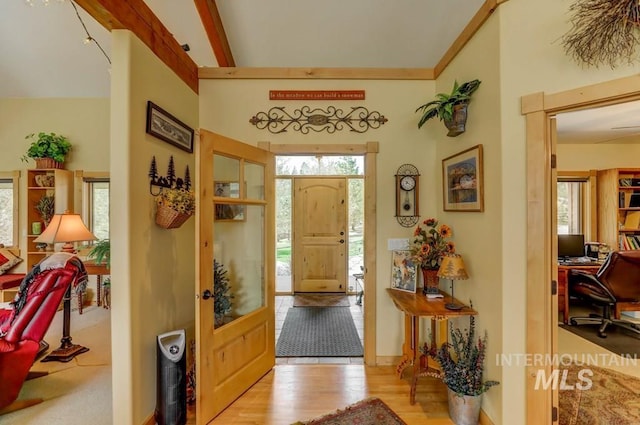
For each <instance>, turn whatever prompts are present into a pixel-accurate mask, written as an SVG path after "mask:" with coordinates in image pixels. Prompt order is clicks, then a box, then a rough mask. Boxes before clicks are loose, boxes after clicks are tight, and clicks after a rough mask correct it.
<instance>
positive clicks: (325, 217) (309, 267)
mask: <svg viewBox="0 0 640 425" xmlns="http://www.w3.org/2000/svg"><path fill="white" fill-rule="evenodd" d="M346 185H347V179H346V178H333V177H331V178H323V177H314V178H296V179H294V190H293V197H294V200H293V205H294V213H293V232H294V233H293V234H294V243H293V247H294V250H293V262H294V270H293V275H294V279H293V280H294V289H295V292H346V291H347V267H346V264H347V257H346V247H347V238H348V232H347V229H346V223H347V220H346V217H347V199H346Z"/></svg>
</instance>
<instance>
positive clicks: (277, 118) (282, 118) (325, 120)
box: [249, 106, 388, 134]
mask: <svg viewBox="0 0 640 425" xmlns="http://www.w3.org/2000/svg"><path fill="white" fill-rule="evenodd" d="M387 121H388V119H387V118H385V116H384V115H382V114H381V113H380V112H377V111H371V112H369V110H368V109H367V108H365V107H363V106H353V107H351V110H350V111H348V112H346V113H345V112H344V111H343V110H342V109H340V108H336V107H335V106H328V107H327V108H326V109H321V108H314V109H311V107H310V106H303V107H301V108H299V109H296V110H294V111H293V114H289V113H288V112H287V111H285V108H284V107H282V106H274V107H273V108H271V109H269V111H268V112H258V113H257V114H255V115H254V116H253V117H251V119H250V120H249V122H250V123H251V124H253V125H255V126H256V127H258V129H260V130H265V129H266V130H269V132H271V133H273V134H278V133H286V132H287V130H289V128H291V129H292V130H294V131H299V132H300V133H302V134H309V132H310V131H311V130H313V131H315V132H317V133H319V132H321V131H325V130H326V131H327V133H329V134H331V133H335V132H336V131H341V130H344V129H349V131H353V132H356V133H364V132H366V131H367V130H369V129H376V128H380V126H381V125H383V124H384V123H386V122H387Z"/></svg>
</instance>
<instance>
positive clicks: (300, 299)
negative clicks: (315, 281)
mask: <svg viewBox="0 0 640 425" xmlns="http://www.w3.org/2000/svg"><path fill="white" fill-rule="evenodd" d="M349 305H350V304H349V298H348V297H347V296H346V295H344V294H327V293H324V294H323V293H320V294H318V293H308V294H296V295H295V296H294V297H293V306H294V307H349Z"/></svg>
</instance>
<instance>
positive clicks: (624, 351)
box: [560, 324, 640, 358]
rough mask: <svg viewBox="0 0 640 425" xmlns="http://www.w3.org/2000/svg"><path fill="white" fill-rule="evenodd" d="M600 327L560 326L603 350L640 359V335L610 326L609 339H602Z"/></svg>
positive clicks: (587, 325)
mask: <svg viewBox="0 0 640 425" xmlns="http://www.w3.org/2000/svg"><path fill="white" fill-rule="evenodd" d="M599 326H600V325H592V324H583V325H575V326H568V325H560V327H561V328H562V329H566V330H568V331H569V332H571V333H574V334H576V335H578V336H580V337H582V338H584V339H586V340H587V341H590V342H593V343H594V344H596V345H599V346H600V347H602V348H605V349H607V350H609V351H611V352H612V353H614V354H618V355H620V356H623V357H629V356H632V357H633V356H635V357H636V358H640V335H639V334H636V333H634V332H631V331H628V330H626V329H624V328H620V327H618V326H612V325H609V326H608V327H607V329H606V331H605V332H606V333H607V337H606V338H600V337H599V336H598V328H599Z"/></svg>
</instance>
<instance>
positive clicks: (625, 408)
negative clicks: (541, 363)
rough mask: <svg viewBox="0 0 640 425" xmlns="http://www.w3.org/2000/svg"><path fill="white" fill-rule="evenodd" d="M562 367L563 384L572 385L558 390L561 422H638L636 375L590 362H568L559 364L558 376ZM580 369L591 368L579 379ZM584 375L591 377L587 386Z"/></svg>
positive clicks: (606, 424) (639, 383) (612, 424)
mask: <svg viewBox="0 0 640 425" xmlns="http://www.w3.org/2000/svg"><path fill="white" fill-rule="evenodd" d="M563 369H565V370H567V371H568V373H567V379H566V380H565V387H567V388H570V386H572V385H573V386H574V388H573V389H567V390H560V391H559V394H560V395H559V404H560V409H559V410H560V418H559V419H560V422H559V424H560V425H638V424H640V379H639V378H636V377H633V376H629V375H625V374H622V373H619V372H615V371H613V370H610V369H603V368H601V367H596V366H591V365H584V366H582V365H581V366H577V365H571V366H569V367H568V368H563V367H561V368H560V380H562V373H563ZM582 369H590V370H591V371H592V372H593V375H590V374H588V373H586V372H583V375H582V378H583V379H578V373H580V371H581V370H582ZM585 378H588V379H590V380H591V382H592V384H591V386H590V388H589V382H588V381H587V380H586V379H585ZM576 384H578V385H576ZM580 386H582V389H580V388H579V387H580Z"/></svg>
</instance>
